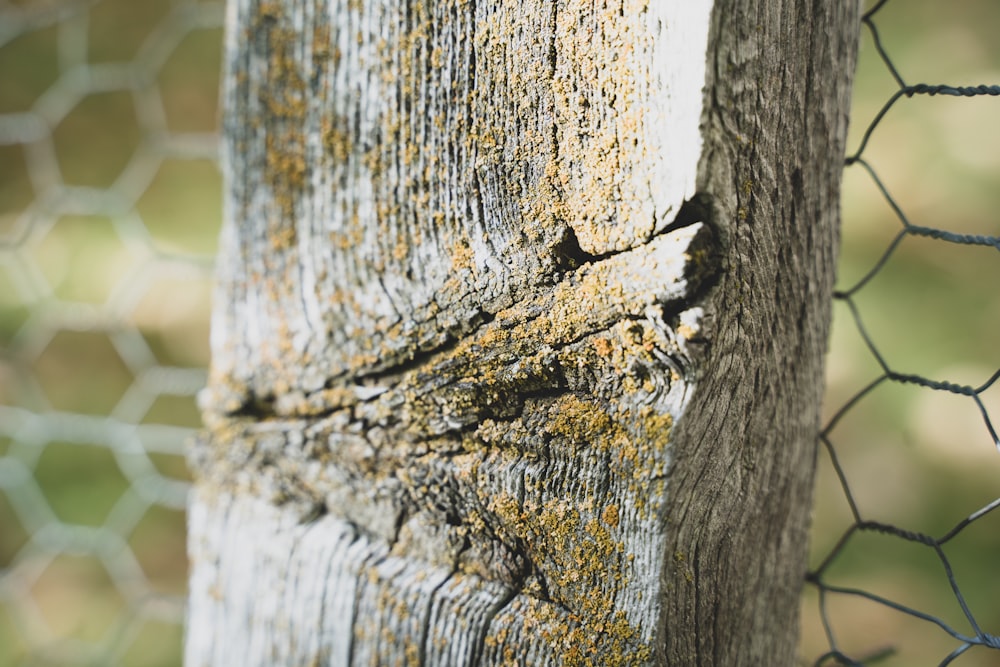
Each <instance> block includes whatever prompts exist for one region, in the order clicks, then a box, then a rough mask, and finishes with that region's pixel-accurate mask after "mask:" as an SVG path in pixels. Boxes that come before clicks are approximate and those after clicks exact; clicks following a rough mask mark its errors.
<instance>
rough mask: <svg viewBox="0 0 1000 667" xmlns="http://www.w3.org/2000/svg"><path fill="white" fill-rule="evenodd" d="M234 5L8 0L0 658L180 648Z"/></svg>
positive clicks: (0, 361) (1, 153) (163, 656)
mask: <svg viewBox="0 0 1000 667" xmlns="http://www.w3.org/2000/svg"><path fill="white" fill-rule="evenodd" d="M222 18H223V7H222V2H221V0H215V1H209V2H204V1H196V0H175V1H170V0H142V1H141V2H138V1H136V0H79V1H74V0H49V1H47V2H46V1H44V0H35V1H33V2H28V1H26V0H20V1H17V2H15V1H13V0H7V1H3V0H0V665H8V664H21V663H22V662H30V663H31V664H137V665H138V664H142V665H158V664H162V665H173V664H179V663H180V656H181V650H180V647H181V641H180V637H181V627H182V620H183V610H184V596H185V589H186V577H187V562H186V556H185V535H184V507H185V501H186V495H187V490H188V487H189V478H188V476H187V472H186V469H185V466H184V459H183V446H184V441H185V439H186V437H187V436H188V435H189V434H190V433H191V432H192V430H193V429H194V428H197V426H198V425H199V424H200V420H199V417H198V412H197V409H196V407H195V401H194V394H195V392H196V391H197V390H198V389H199V388H200V387H202V386H203V385H204V382H205V367H206V365H207V361H208V349H207V348H208V333H207V322H208V301H209V288H210V272H211V264H212V256H213V254H214V252H215V243H216V236H217V234H218V225H219V221H220V220H221V210H220V201H221V185H220V178H219V174H218V170H217V167H216V162H215V161H216V147H217V143H218V142H217V138H216V126H217V118H216V117H217V109H216V107H217V98H218V85H219V83H218V73H219V71H220V65H219V58H220V50H221V41H222V40H221V24H222Z"/></svg>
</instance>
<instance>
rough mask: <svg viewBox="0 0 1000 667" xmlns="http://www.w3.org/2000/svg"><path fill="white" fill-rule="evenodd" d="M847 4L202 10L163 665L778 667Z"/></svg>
mask: <svg viewBox="0 0 1000 667" xmlns="http://www.w3.org/2000/svg"><path fill="white" fill-rule="evenodd" d="M764 4H767V6H764ZM730 5H732V6H730ZM751 9H752V10H753V11H751ZM856 9H857V8H856V7H854V8H852V7H846V6H845V7H837V8H827V7H825V5H824V4H823V3H818V2H817V3H814V4H810V3H805V2H791V1H788V0H786V1H784V2H774V3H763V4H762V5H761V6H760V7H757V6H756V5H754V6H753V7H743V6H742V5H741V6H739V7H737V6H736V5H735V3H729V2H721V1H719V2H716V3H715V6H714V7H713V6H712V5H711V3H708V2H653V1H652V0H650V1H648V2H646V1H643V0H623V1H621V2H613V3H611V2H595V1H593V0H586V1H585V0H557V1H546V0H524V1H523V2H494V3H486V2H481V1H479V2H476V1H473V0H426V1H416V0H376V1H372V2H357V1H356V0H281V1H278V0H270V1H268V0H233V1H232V2H230V3H229V9H228V11H229V15H228V19H227V21H228V32H227V72H226V83H225V92H224V97H225V104H226V109H227V111H226V119H225V127H226V136H227V139H226V141H227V143H226V158H225V161H224V168H225V171H226V175H227V179H228V186H227V187H228V195H227V206H226V222H225V226H224V233H223V241H222V244H221V245H222V249H221V257H220V280H219V292H218V298H217V305H216V309H215V316H214V321H213V352H214V358H213V367H212V371H211V377H210V385H209V387H208V389H206V391H205V392H204V394H203V396H202V406H203V409H204V414H205V421H206V430H205V432H204V434H203V435H202V437H201V438H200V439H199V442H198V443H197V444H196V445H195V446H194V447H193V448H192V452H191V457H190V459H191V463H192V467H193V468H194V470H195V471H196V475H197V478H198V481H197V488H198V491H197V493H196V495H195V496H194V499H193V504H192V514H191V516H192V527H191V538H190V543H191V555H192V563H193V573H192V580H191V603H190V621H189V627H190V630H189V635H188V640H187V653H186V660H187V662H188V664H190V665H224V664H242V665H270V664H328V665H392V664H400V665H410V664H413V665H416V664H426V665H506V664H526V665H567V666H570V665H640V664H684V665H687V664H787V663H789V662H791V660H792V655H793V653H792V652H793V650H794V645H795V632H794V628H795V625H796V620H795V619H796V615H797V609H798V600H797V594H798V589H799V586H800V585H801V581H802V574H803V571H804V557H805V528H806V524H807V519H808V511H809V503H810V501H811V497H810V496H811V476H812V470H811V468H812V455H813V444H814V442H813V441H814V435H815V432H816V427H817V421H818V405H819V396H820V388H821V381H822V365H821V362H822V354H823V351H824V348H825V342H826V333H827V327H828V319H829V295H830V291H831V289H832V271H833V257H834V253H835V250H836V219H837V206H836V203H837V196H838V195H837V188H838V186H839V177H840V157H841V156H842V154H843V140H844V134H845V131H846V100H847V91H848V83H849V78H850V73H851V72H852V71H853V49H854V41H853V40H854V39H855V32H856ZM810 26H812V27H810ZM820 35H824V36H825V38H824V39H820V38H819V36H820ZM706 54H707V59H706Z"/></svg>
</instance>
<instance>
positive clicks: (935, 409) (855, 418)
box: [802, 0, 1000, 666]
mask: <svg viewBox="0 0 1000 667" xmlns="http://www.w3.org/2000/svg"><path fill="white" fill-rule="evenodd" d="M872 4H874V3H871V2H869V3H868V5H869V6H870V5H872ZM875 23H876V26H877V27H878V31H879V34H880V35H881V37H882V42H883V45H884V47H885V49H886V51H887V52H888V54H889V57H890V59H891V61H892V62H893V64H894V65H895V66H896V68H897V70H898V71H899V73H900V75H901V76H902V78H903V80H904V81H905V83H907V84H909V85H914V84H918V83H927V84H949V85H953V86H974V85H979V84H987V85H995V84H1000V40H998V39H997V38H996V34H997V28H998V27H1000V3H998V2H995V1H993V0H954V1H953V2H949V3H942V2H934V1H932V0H892V1H890V2H888V3H887V4H886V5H885V6H884V7H883V8H882V9H880V10H879V11H878V13H877V14H876V15H875ZM896 90H897V85H896V83H895V81H894V80H893V79H892V77H891V75H890V73H889V71H888V69H887V68H886V67H885V66H884V65H883V63H882V62H881V60H880V58H879V55H878V53H877V51H876V49H875V47H874V43H873V41H872V38H871V34H870V33H869V31H868V30H867V29H866V30H863V32H862V43H861V59H860V64H859V68H858V73H857V79H856V83H855V91H854V99H853V108H852V114H851V132H850V137H851V138H850V140H849V143H848V152H849V153H854V152H855V151H856V150H857V148H858V146H859V142H860V140H861V137H862V134H863V133H864V131H865V130H866V129H867V127H868V125H869V123H870V122H871V120H872V119H873V118H874V116H875V115H876V114H877V113H878V111H879V109H881V107H882V105H883V104H884V103H885V102H887V101H888V99H889V97H890V96H891V95H892V94H893V93H894V92H895V91H896ZM998 118H1000V98H996V97H977V98H958V97H945V96H937V97H928V96H914V97H912V98H902V99H900V100H899V101H898V102H897V103H896V104H895V105H894V106H893V108H892V109H891V110H890V111H889V112H888V114H887V115H886V117H885V118H884V119H883V120H882V122H881V123H880V124H879V125H878V126H877V128H876V129H875V130H874V132H873V134H872V137H871V140H870V142H869V144H868V146H867V148H866V149H865V151H864V158H865V160H866V161H868V162H869V164H871V165H872V167H873V168H874V169H875V171H876V173H877V174H878V176H879V178H880V179H881V180H882V182H883V183H884V184H885V186H886V187H887V189H888V191H889V193H890V194H891V195H892V196H893V198H894V199H895V201H896V202H897V204H898V205H899V206H900V208H901V209H902V211H903V212H904V213H905V214H906V216H907V217H908V219H909V220H910V222H911V223H912V224H914V225H921V226H926V227H935V228H938V229H943V230H947V231H950V232H956V233H964V234H980V235H998V236H1000V220H998V216H997V214H996V212H997V210H1000V124H998V122H997V119H998ZM901 229H902V223H901V222H900V221H899V219H898V218H897V217H896V215H895V214H894V213H893V211H892V209H891V208H890V206H889V205H888V203H887V202H886V200H885V198H884V197H883V195H882V194H881V193H880V192H879V191H878V189H877V188H876V186H875V184H874V182H873V180H872V179H871V178H870V176H869V175H868V174H867V172H865V171H864V170H863V169H862V168H861V167H860V166H857V165H855V166H852V167H850V168H848V169H847V170H846V171H845V174H844V197H843V231H842V248H841V259H840V266H839V276H838V288H839V289H842V290H846V289H850V288H852V287H853V286H854V285H855V284H856V283H857V282H858V281H859V280H861V279H862V278H863V277H864V276H865V275H867V274H868V272H869V271H870V270H871V269H872V268H873V267H874V266H875V265H876V263H877V262H878V259H879V258H880V257H881V256H882V255H883V254H884V253H885V252H886V251H887V250H888V248H889V246H890V244H891V243H892V241H893V239H895V237H896V235H897V234H898V233H899V231H900V230H901ZM998 259H1000V258H998V257H997V249H996V248H992V247H975V246H964V245H955V244H950V243H946V242H943V241H935V240H930V239H925V238H918V237H914V236H907V237H906V238H904V239H903V241H902V242H901V244H900V245H899V246H898V247H897V248H896V250H895V252H894V253H893V254H892V255H891V257H890V259H889V261H888V262H887V263H886V264H885V266H884V267H883V268H882V269H881V270H880V271H879V272H878V273H877V274H876V275H875V277H874V278H872V279H871V281H870V282H868V283H867V284H866V285H865V286H864V287H863V288H862V289H861V290H860V291H859V292H858V293H857V294H856V295H855V296H854V302H855V304H856V305H857V307H858V309H859V311H860V313H861V317H862V319H863V322H864V325H865V327H866V329H867V330H868V332H869V334H870V335H871V337H872V339H873V342H874V343H875V345H876V347H877V349H878V351H879V353H880V354H881V355H882V357H883V358H884V359H885V361H886V363H887V364H888V365H889V367H890V368H891V369H892V370H893V371H896V372H900V373H912V374H919V375H923V376H925V377H927V378H929V379H932V380H941V381H949V382H954V383H958V384H968V385H972V386H979V385H981V384H983V383H985V382H986V381H987V380H988V379H989V378H990V376H991V375H992V374H993V373H994V372H996V371H997V369H998V368H1000V350H998V347H997V343H996V341H997V335H996V334H997V331H1000V299H997V298H996V287H997V285H1000V262H998ZM881 374H882V373H881V369H880V368H879V366H878V364H877V363H876V361H875V359H874V357H873V355H872V354H871V353H870V352H869V351H868V350H867V348H866V346H865V343H864V341H863V340H862V338H861V336H860V335H859V334H858V331H857V328H856V326H855V324H854V321H853V318H852V316H851V313H850V311H849V309H848V308H847V306H846V304H844V303H843V302H835V304H834V331H833V338H832V341H831V351H830V355H829V357H828V363H827V395H826V402H825V410H824V413H825V415H826V418H827V419H829V418H830V417H831V416H832V415H833V414H834V413H835V412H836V411H837V410H839V409H840V407H841V406H843V405H844V404H845V403H846V402H847V401H848V400H849V399H850V398H851V397H852V396H853V395H854V394H855V393H857V392H858V391H859V390H861V389H862V388H863V387H864V386H865V385H867V384H868V383H869V382H870V381H872V380H875V379H876V378H877V377H879V376H880V375H881ZM981 398H982V400H983V403H984V404H985V406H986V408H987V409H988V411H989V412H990V415H991V417H992V418H993V419H994V420H997V421H998V422H1000V387H994V388H991V389H990V390H987V391H986V392H984V393H983V394H982V396H981ZM830 438H831V441H832V443H833V445H834V446H835V449H836V451H837V454H838V456H839V458H840V460H841V462H842V464H843V467H844V469H845V473H846V475H847V480H848V483H849V485H850V488H851V491H852V493H853V496H854V498H855V500H856V502H857V504H858V507H859V511H860V513H861V516H862V518H863V519H865V520H874V521H879V522H883V523H887V524H892V525H895V526H897V527H899V528H902V529H906V530H910V531H916V532H922V533H926V534H929V535H931V536H934V537H941V536H943V535H944V534H945V533H947V532H948V530H950V529H951V528H952V527H953V526H954V525H956V524H957V523H958V522H959V521H961V520H962V519H963V518H964V517H966V516H967V515H969V514H971V513H972V512H974V511H975V510H977V509H979V508H980V507H982V506H984V505H986V504H987V503H989V502H990V501H992V500H994V499H995V498H997V497H998V496H1000V453H998V452H997V450H996V448H995V446H994V444H993V442H992V439H991V437H990V435H989V433H988V431H987V429H986V427H985V426H984V421H983V418H982V416H981V414H980V412H979V410H978V408H977V407H976V405H975V403H974V402H973V401H972V400H971V399H970V398H969V397H963V396H955V395H952V394H948V393H944V392H936V391H933V390H930V389H925V388H918V387H915V386H912V385H910V386H907V385H900V384H892V383H887V382H884V383H882V384H881V385H879V386H878V388H876V389H875V390H874V391H873V392H872V393H871V394H869V395H868V396H867V397H866V398H865V399H863V400H862V401H861V402H860V403H858V404H856V405H855V406H854V407H853V408H851V409H850V410H849V411H848V412H847V413H846V416H845V417H844V418H843V419H842V420H841V421H840V422H839V423H838V425H837V426H836V428H835V429H834V430H833V431H832V432H831V434H830ZM851 523H852V518H851V514H850V509H849V507H848V504H847V502H846V501H845V499H844V493H843V492H842V490H841V487H840V484H839V482H838V480H837V478H836V476H835V473H834V471H833V468H832V466H831V465H830V460H829V457H828V456H827V455H826V453H825V452H821V453H820V466H819V479H818V487H817V500H816V506H815V511H814V529H813V538H812V544H811V554H812V556H811V565H812V566H813V567H815V566H817V565H818V564H819V563H820V562H821V561H822V559H823V558H824V557H825V556H826V555H827V554H828V553H829V552H830V549H831V548H832V547H833V545H834V544H835V543H836V541H837V540H838V539H839V538H840V536H841V535H842V534H843V532H844V531H845V530H846V529H847V528H848V526H850V524H851ZM944 551H945V554H946V555H947V557H948V558H949V560H950V562H951V565H952V568H953V570H954V573H955V578H956V580H957V583H958V585H959V586H960V590H961V592H962V594H963V596H964V597H965V599H966V601H967V602H968V604H969V607H970V609H971V611H972V613H973V614H974V615H975V617H976V620H977V621H978V623H979V624H980V627H981V628H982V630H983V631H985V632H987V633H993V634H997V633H1000V513H998V514H994V515H987V516H986V517H984V518H982V519H979V520H978V521H976V522H974V523H973V524H971V525H970V526H969V527H967V528H966V529H965V530H963V531H962V532H961V533H960V534H959V536H958V537H956V538H955V539H954V540H952V541H950V542H949V543H948V544H947V545H946V546H945V547H944ZM828 581H829V582H830V583H833V584H836V585H840V586H847V587H852V588H860V589H863V590H866V591H869V592H871V593H875V594H877V595H880V596H883V597H885V598H888V599H890V600H893V601H895V602H898V603H902V604H905V605H908V606H910V607H913V608H915V609H917V610H919V611H922V612H925V613H928V614H931V615H934V616H936V617H938V618H940V619H942V620H943V621H945V622H946V623H948V624H949V625H951V627H953V628H954V629H955V630H957V631H958V632H961V633H965V634H973V632H972V630H971V627H970V625H969V623H968V622H967V621H966V620H965V618H964V615H963V613H962V611H961V608H960V606H959V604H958V602H957V600H956V597H955V595H954V594H953V592H952V591H951V589H950V586H949V583H948V580H947V577H946V575H945V571H944V568H943V566H942V563H941V561H940V560H939V559H938V557H937V556H936V555H935V554H934V552H933V550H932V549H930V548H928V547H925V546H921V545H916V544H914V543H910V542H905V541H903V540H900V539H898V538H895V537H888V536H881V535H874V534H871V533H866V534H855V536H854V537H853V538H852V540H851V541H850V542H849V544H848V547H847V549H846V550H845V551H844V552H843V553H842V554H841V556H840V557H839V559H838V560H836V561H835V564H834V565H833V567H832V568H831V570H830V572H829V576H828ZM828 602H829V611H830V614H829V619H830V621H831V623H832V626H833V629H834V631H835V633H836V636H837V639H838V642H839V648H841V650H843V651H844V652H845V653H848V654H849V655H851V656H852V657H855V658H858V657H863V656H866V655H870V654H873V653H875V652H877V651H879V650H880V649H884V648H889V647H892V648H894V649H895V653H894V655H892V656H891V657H890V658H888V659H886V660H884V661H881V662H879V663H878V664H884V665H937V664H939V663H940V662H941V661H942V660H944V659H945V657H946V656H947V655H948V654H949V653H950V652H951V651H953V650H955V649H956V648H958V646H959V642H957V641H956V640H954V639H952V638H950V637H948V636H947V634H946V633H945V632H943V631H942V630H940V629H939V628H937V627H936V626H934V625H932V624H930V623H927V622H926V621H922V620H919V619H914V618H912V617H908V616H906V615H904V614H901V613H899V612H897V611H893V610H891V609H889V608H887V607H884V606H882V605H879V604H876V603H873V602H870V601H866V600H862V599H859V598H853V597H845V596H838V595H831V596H830V597H829V598H828ZM803 618H804V632H803V638H802V655H803V656H804V659H803V664H812V663H813V661H814V660H815V659H816V658H817V657H818V656H820V655H821V654H823V653H824V652H826V651H827V650H829V648H830V646H829V644H828V642H827V639H826V636H825V634H824V633H823V628H822V625H821V622H820V617H819V613H818V607H817V594H816V591H815V589H812V588H809V589H807V592H806V595H805V596H804V600H803ZM825 664H834V663H833V662H832V661H831V662H828V663H825ZM953 664H956V665H963V666H973V665H980V666H986V665H1000V652H998V651H991V650H988V649H984V648H980V647H976V648H973V649H971V650H969V651H968V652H967V653H965V654H964V655H963V656H961V657H960V658H957V659H956V660H955V662H954V663H953Z"/></svg>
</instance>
